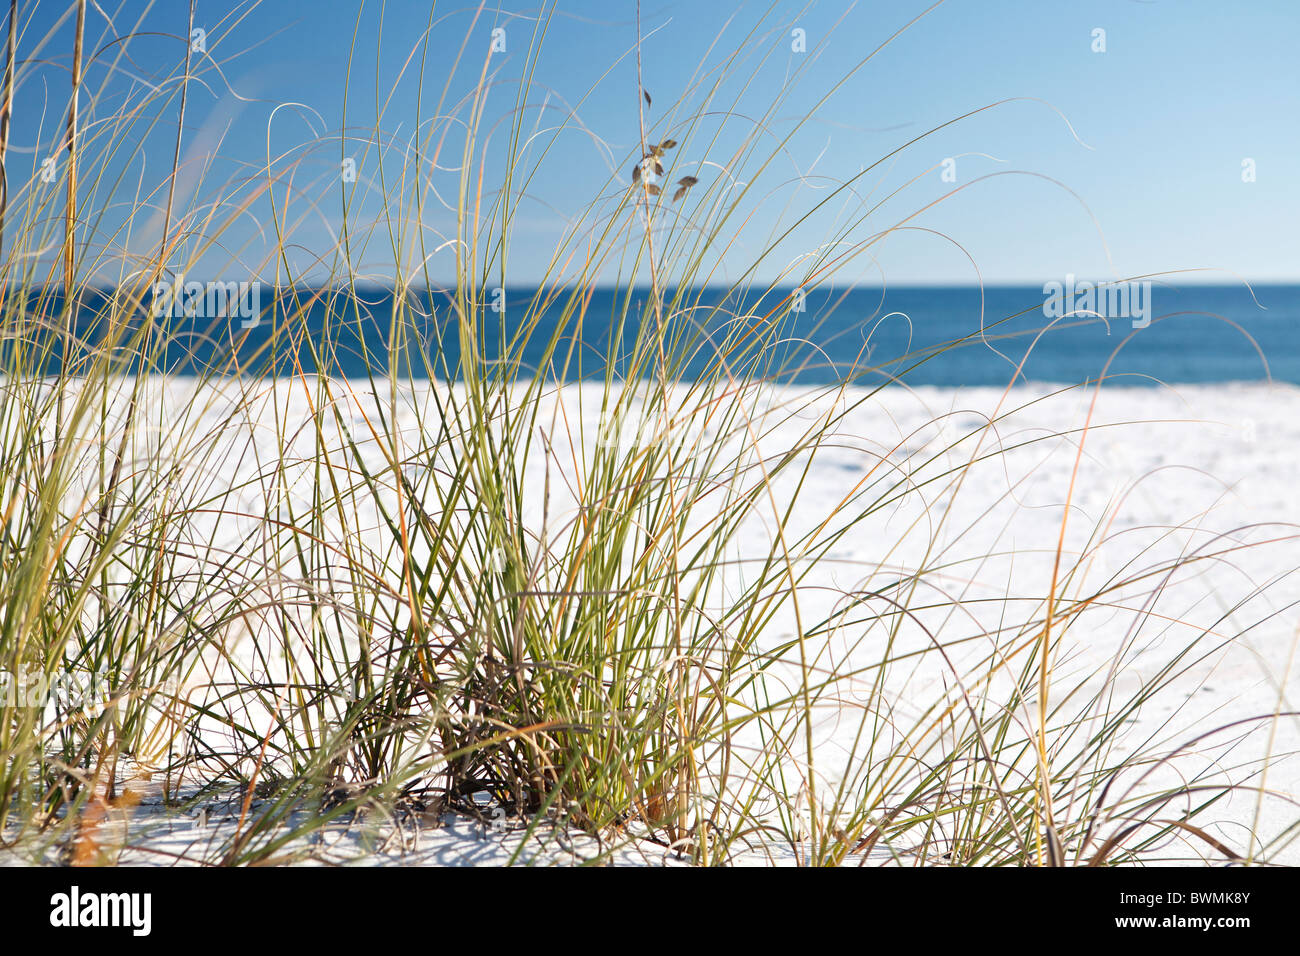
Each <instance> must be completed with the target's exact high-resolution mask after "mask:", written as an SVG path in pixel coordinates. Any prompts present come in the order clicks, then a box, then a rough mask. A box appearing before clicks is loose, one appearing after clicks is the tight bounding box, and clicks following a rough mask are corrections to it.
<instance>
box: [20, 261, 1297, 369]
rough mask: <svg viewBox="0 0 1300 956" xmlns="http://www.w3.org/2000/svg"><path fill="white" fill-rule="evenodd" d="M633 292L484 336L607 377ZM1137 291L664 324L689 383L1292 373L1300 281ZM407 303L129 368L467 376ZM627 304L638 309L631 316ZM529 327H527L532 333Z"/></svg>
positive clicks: (759, 302)
mask: <svg viewBox="0 0 1300 956" xmlns="http://www.w3.org/2000/svg"><path fill="white" fill-rule="evenodd" d="M760 293H761V294H760ZM628 295H629V293H628V292H627V291H625V290H623V291H620V290H612V289H596V290H590V291H589V292H588V294H587V297H586V299H585V303H584V306H583V308H582V310H581V321H580V322H579V321H578V320H577V318H576V317H575V315H574V314H573V313H571V314H570V316H569V317H568V318H567V319H566V318H565V317H564V315H563V306H564V305H565V302H566V298H565V297H564V296H561V297H559V298H558V299H557V300H556V302H555V303H554V304H552V305H550V306H549V307H547V308H544V309H542V308H538V307H536V306H535V305H534V304H533V302H534V298H535V290H533V289H528V288H513V289H511V288H508V289H506V290H504V292H503V293H498V294H497V296H496V297H495V298H494V299H492V300H489V301H490V302H495V303H496V304H497V305H499V306H500V307H501V309H500V311H495V310H493V309H492V308H490V307H489V308H487V309H486V310H485V311H484V313H483V314H484V316H485V320H484V321H483V322H482V323H481V328H478V329H476V341H477V343H478V344H477V348H478V350H479V352H480V354H482V355H485V356H488V357H497V356H501V355H503V354H508V355H510V356H512V357H513V358H514V359H516V360H517V362H518V364H519V367H520V369H521V371H520V373H519V374H522V375H527V374H529V372H530V370H532V369H535V368H537V367H538V366H539V365H540V364H541V363H542V362H543V361H544V360H545V356H546V355H547V354H548V342H550V341H551V340H552V339H554V349H553V351H551V353H550V354H551V355H552V356H553V360H552V361H551V363H550V364H549V367H548V370H547V374H548V375H549V376H551V377H553V378H556V379H563V380H566V381H577V380H582V379H592V378H601V377H603V376H604V375H605V374H606V370H607V368H608V366H609V364H610V356H613V366H614V367H615V369H617V374H627V373H629V372H630V371H633V368H632V366H631V365H630V364H629V355H628V350H629V344H628V343H630V342H631V341H632V340H633V339H634V338H635V335H636V331H637V328H636V324H637V322H639V321H649V320H646V319H643V318H641V316H642V315H644V305H645V302H646V300H647V298H648V295H649V293H648V290H640V291H637V290H633V291H632V292H631V293H630V295H631V300H630V302H629V300H628ZM1134 295H1135V296H1136V297H1135V298H1134V299H1133V300H1132V301H1131V302H1129V303H1118V305H1119V306H1120V307H1119V308H1118V309H1117V303H1116V302H1115V301H1113V300H1112V301H1110V302H1107V303H1097V302H1093V303H1089V302H1087V301H1077V300H1074V299H1072V300H1070V301H1069V302H1068V304H1066V305H1065V307H1064V308H1057V309H1056V310H1055V311H1053V309H1052V304H1053V303H1051V302H1050V301H1048V300H1050V299H1051V298H1052V296H1051V295H1050V294H1045V292H1044V287H1043V286H1024V287H1009V286H995V287H985V288H983V289H980V288H978V287H949V286H945V287H936V286H928V287H917V286H912V287H889V288H883V289H882V288H857V289H853V290H850V291H843V290H833V289H824V288H822V289H813V290H810V291H808V292H807V293H806V294H804V295H803V296H802V297H800V296H799V295H798V293H796V292H795V291H794V290H791V289H788V288H786V289H777V290H769V291H766V292H762V290H757V291H756V290H752V289H751V290H750V291H749V293H747V294H746V295H744V296H741V295H740V294H737V293H732V294H730V295H728V293H727V291H726V290H723V289H705V290H702V291H697V292H695V293H693V294H692V295H689V296H685V297H683V299H682V300H681V302H682V303H684V305H685V306H686V307H685V308H683V309H681V310H680V311H679V312H678V313H677V314H675V315H673V316H670V318H669V321H668V323H667V326H666V331H665V334H666V335H667V336H670V337H671V336H682V337H683V341H686V342H688V343H689V345H690V350H689V360H687V361H686V362H684V363H683V364H681V365H680V366H678V367H676V368H675V369H674V373H675V374H676V375H677V376H680V377H685V378H691V377H696V376H698V375H700V374H702V373H704V372H705V371H706V370H707V369H708V368H709V367H710V365H711V363H714V362H716V361H717V360H718V357H719V355H720V354H725V355H727V356H728V357H729V360H730V361H731V362H732V363H734V364H733V371H735V372H737V373H739V372H743V371H745V370H746V363H747V362H748V363H750V364H749V370H750V371H757V372H759V373H760V374H763V375H766V376H768V377H770V378H772V379H773V380H775V381H781V382H792V383H801V384H820V383H828V382H834V381H838V380H840V379H842V378H845V377H851V378H853V379H854V380H855V381H858V382H860V383H863V384H876V383H880V382H882V381H888V380H898V381H902V382H905V383H907V384H910V385H939V386H958V385H963V386H979V385H988V386H1002V385H1006V384H1008V383H1009V382H1010V381H1011V380H1012V378H1013V376H1015V375H1016V366H1017V365H1018V364H1019V363H1021V362H1022V360H1023V362H1024V365H1023V369H1022V370H1021V372H1020V380H1022V381H1030V382H1051V383H1071V384H1072V383H1078V382H1082V381H1085V380H1088V379H1091V378H1094V377H1096V376H1098V375H1101V374H1103V373H1105V374H1107V375H1108V376H1112V377H1113V378H1114V382H1115V384H1130V385H1143V384H1151V385H1154V384H1157V383H1160V382H1165V383H1206V382H1234V381H1262V380H1265V379H1267V378H1270V377H1271V378H1272V379H1273V380H1277V381H1285V382H1292V383H1297V384H1300V285H1263V286H1255V287H1253V288H1248V287H1247V286H1245V285H1240V284H1239V285H1233V286H1207V285H1190V284H1189V285H1182V286H1174V285H1169V284H1160V283H1153V284H1152V285H1151V286H1150V287H1149V288H1147V289H1146V290H1145V291H1144V292H1135V293H1134ZM107 299H108V293H106V292H99V293H87V294H85V295H84V296H83V298H82V300H81V303H80V308H79V312H78V319H77V322H76V328H77V337H78V342H79V344H78V346H77V352H76V354H78V355H80V356H81V357H82V360H84V358H85V356H86V355H87V354H89V353H90V352H92V351H93V350H94V349H95V348H97V347H101V346H100V345H99V343H102V342H103V340H104V335H105V322H104V318H103V315H104V303H105V302H106V301H107ZM1059 299H1060V300H1061V301H1063V300H1064V297H1063V296H1062V297H1059ZM412 300H413V301H414V303H415V305H416V307H417V310H416V311H417V313H418V317H417V318H416V319H415V320H414V321H413V322H411V323H410V325H411V326H412V327H413V328H414V333H415V334H414V335H412V336H408V337H407V338H406V339H405V341H404V345H403V347H402V348H400V349H390V342H391V340H392V334H391V329H392V313H393V297H392V294H391V293H389V292H385V291H383V290H379V289H363V290H356V291H355V292H353V291H349V290H345V289H330V290H311V289H295V290H280V291H276V292H271V291H269V290H268V291H267V292H266V293H265V294H264V295H263V296H262V298H261V301H260V310H261V315H260V316H259V317H258V318H257V319H256V321H255V322H254V321H252V320H249V319H243V320H241V319H240V318H239V317H235V318H230V317H227V316H225V315H220V316H216V317H211V316H203V315H195V316H186V315H179V316H178V317H176V318H170V319H168V320H167V321H166V323H165V325H166V328H167V332H166V334H165V335H161V336H159V335H155V337H154V338H153V339H151V340H150V341H149V342H147V343H144V342H137V343H135V345H136V346H139V347H137V348H135V349H134V350H128V349H121V348H119V349H118V350H117V351H120V352H121V353H122V358H123V365H122V367H123V369H124V370H129V371H139V370H140V369H141V368H142V367H143V368H147V369H149V370H152V371H165V372H170V373H172V374H196V373H211V372H214V371H216V372H218V373H220V372H222V371H225V372H229V371H233V370H236V369H238V370H241V371H244V372H252V373H255V374H267V373H268V372H269V373H273V374H288V373H290V372H292V371H294V369H295V368H296V367H298V366H299V365H301V367H302V368H303V369H304V370H305V371H307V372H315V371H318V370H325V371H329V372H332V373H335V374H339V373H341V374H344V375H349V376H357V375H364V374H366V372H367V366H369V368H370V370H371V371H372V372H373V371H382V370H385V369H386V368H387V366H388V363H389V362H390V361H396V362H397V364H398V371H399V373H400V374H404V375H412V376H414V377H422V376H425V375H427V374H429V373H430V372H432V374H434V375H435V376H437V377H452V378H454V377H458V375H459V371H458V364H459V362H460V356H461V343H462V334H461V332H462V330H461V329H460V328H459V325H458V322H457V320H456V317H455V316H456V312H455V310H454V309H452V308H450V306H449V304H448V299H447V296H446V295H445V294H444V293H442V292H438V291H423V292H420V293H415V294H412ZM1061 301H1058V302H1057V303H1056V304H1057V305H1060V304H1061ZM1045 302H1046V303H1047V304H1046V307H1045ZM1139 304H1140V305H1142V306H1143V309H1144V314H1143V315H1142V316H1139V317H1134V316H1133V315H1131V314H1118V313H1122V312H1123V310H1124V307H1125V306H1127V307H1128V308H1129V311H1130V312H1133V311H1136V309H1137V306H1138V305H1139ZM628 305H630V306H631V308H626V306H628ZM1089 305H1092V306H1094V308H1095V310H1096V311H1101V312H1103V313H1104V314H1105V315H1107V316H1108V318H1106V319H1105V320H1103V319H1102V318H1098V317H1097V316H1095V315H1093V314H1091V312H1089V311H1080V313H1079V314H1074V315H1067V316H1064V317H1061V318H1057V319H1055V321H1054V317H1055V316H1056V315H1059V314H1060V312H1062V311H1070V310H1071V308H1074V309H1080V310H1087V308H1088V306H1089ZM200 311H202V310H200ZM625 312H626V314H627V315H628V316H629V317H628V318H627V319H626V320H625V321H624V320H622V319H621V318H620V317H621V316H622V315H624V314H625ZM60 313H61V304H60V302H59V300H58V296H57V295H49V296H46V297H44V299H42V300H41V301H40V302H36V301H35V300H33V303H32V305H31V306H30V314H31V315H32V316H33V317H34V318H37V319H41V318H43V319H44V323H48V324H43V323H41V322H39V321H33V322H32V323H31V327H32V328H33V329H39V328H41V327H44V328H46V329H49V328H51V327H57V326H58V325H59V324H60V323H58V322H57V321H56V319H55V318H54V317H55V316H58V315H59V314H60ZM737 313H740V314H741V315H742V318H741V319H737V318H736V317H735V316H736V314H737ZM1148 320H1149V324H1146V323H1147V321H1148ZM768 322H775V323H777V324H778V329H779V333H780V335H779V343H778V344H774V345H769V346H768V347H766V348H765V349H764V350H763V352H762V354H761V355H755V354H752V353H745V352H744V349H743V345H744V343H746V342H748V341H752V336H751V337H748V338H746V337H745V335H744V333H745V331H746V330H748V329H752V328H754V327H756V326H761V325H762V324H763V323H768ZM143 325H144V323H143V321H141V323H140V327H143ZM246 326H247V327H246ZM525 326H527V327H530V328H531V330H532V331H531V333H530V334H528V335H526V336H522V335H521V334H520V330H521V328H522V327H525ZM1135 326H1145V327H1135ZM981 328H982V329H983V332H982V333H981ZM1040 332H1041V335H1040V334H1039V333H1040ZM40 334H41V333H39V332H37V331H33V332H32V335H33V336H37V337H39V335H40ZM503 343H513V344H514V347H513V348H512V349H507V348H505V347H504V346H503ZM737 343H740V344H741V346H742V348H741V349H740V351H737V349H736V346H737ZM145 345H147V346H148V347H147V348H144V347H143V346H145ZM49 347H50V350H51V357H50V359H49V361H48V365H47V371H52V370H53V369H55V368H57V367H58V362H59V361H60V358H61V344H60V342H59V341H58V338H57V336H56V337H54V338H53V339H51V340H50V341H49ZM13 355H14V343H12V342H10V343H5V344H0V357H2V360H3V371H4V372H6V373H10V372H12V371H13V368H12V362H13ZM146 355H147V358H146V357H144V356H146ZM426 357H428V358H429V359H430V361H428V362H426V361H425V360H424V359H425V358H426Z"/></svg>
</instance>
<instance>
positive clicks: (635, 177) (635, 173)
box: [632, 163, 641, 185]
mask: <svg viewBox="0 0 1300 956" xmlns="http://www.w3.org/2000/svg"><path fill="white" fill-rule="evenodd" d="M640 181H641V164H640V163H637V164H636V165H635V166H633V167H632V183H633V184H634V185H635V184H636V183H639V182H640Z"/></svg>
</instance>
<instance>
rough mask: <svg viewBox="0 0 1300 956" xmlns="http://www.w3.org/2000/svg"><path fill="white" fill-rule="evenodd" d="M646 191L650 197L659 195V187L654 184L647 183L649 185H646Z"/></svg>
mask: <svg viewBox="0 0 1300 956" xmlns="http://www.w3.org/2000/svg"><path fill="white" fill-rule="evenodd" d="M646 191H647V192H648V193H650V195H651V196H658V195H659V187H658V186H656V185H655V184H654V183H649V184H647V185H646Z"/></svg>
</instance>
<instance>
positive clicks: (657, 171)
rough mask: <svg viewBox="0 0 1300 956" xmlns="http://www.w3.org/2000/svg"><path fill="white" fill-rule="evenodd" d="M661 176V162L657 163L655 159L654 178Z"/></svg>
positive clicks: (662, 172)
mask: <svg viewBox="0 0 1300 956" xmlns="http://www.w3.org/2000/svg"><path fill="white" fill-rule="evenodd" d="M663 174H664V164H663V163H661V162H659V160H657V159H656V160H655V175H656V176H662V175H663Z"/></svg>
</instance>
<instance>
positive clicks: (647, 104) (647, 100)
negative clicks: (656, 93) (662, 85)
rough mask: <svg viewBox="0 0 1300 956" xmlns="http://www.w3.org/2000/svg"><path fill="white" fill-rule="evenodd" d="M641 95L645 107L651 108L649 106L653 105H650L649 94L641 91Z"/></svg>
mask: <svg viewBox="0 0 1300 956" xmlns="http://www.w3.org/2000/svg"><path fill="white" fill-rule="evenodd" d="M641 95H642V96H644V97H645V105H646V106H651V105H653V104H651V102H650V94H649V93H647V92H646V91H645V90H642V91H641Z"/></svg>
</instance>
